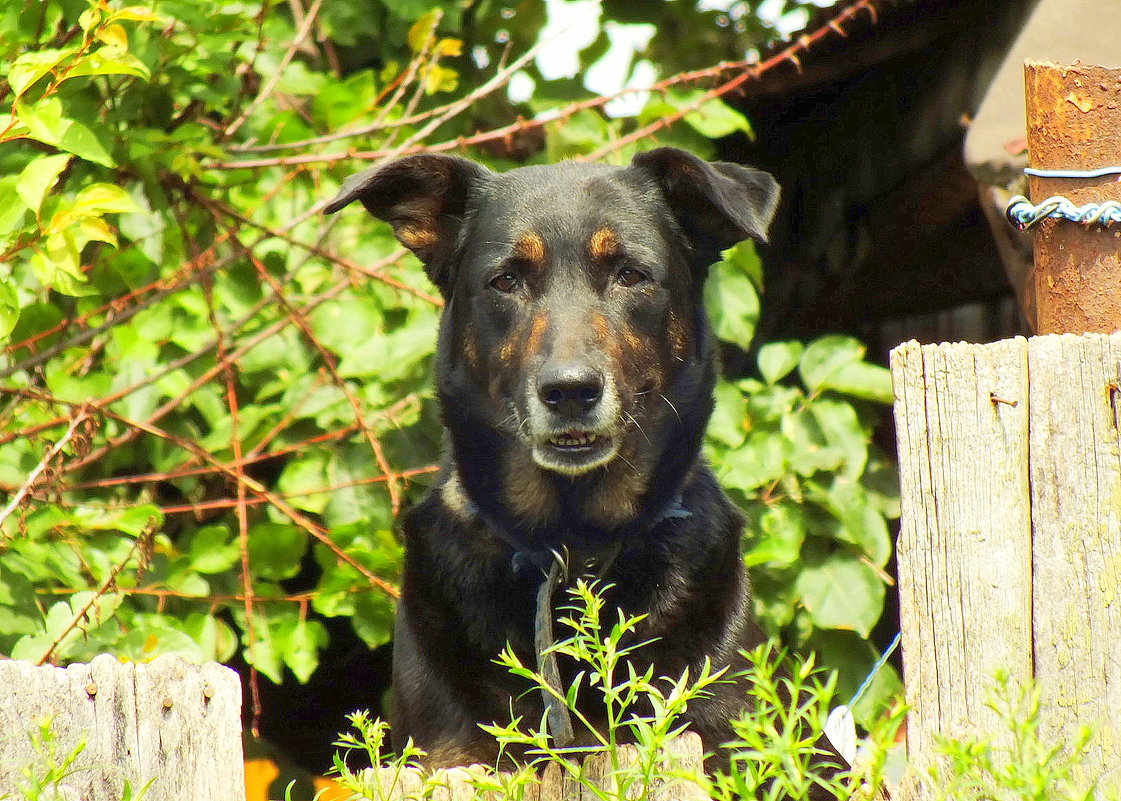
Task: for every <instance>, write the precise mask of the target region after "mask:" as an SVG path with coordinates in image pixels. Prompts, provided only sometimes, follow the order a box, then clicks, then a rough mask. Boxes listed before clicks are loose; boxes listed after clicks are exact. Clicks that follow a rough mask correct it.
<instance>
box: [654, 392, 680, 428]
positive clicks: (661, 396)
mask: <svg viewBox="0 0 1121 801" xmlns="http://www.w3.org/2000/svg"><path fill="white" fill-rule="evenodd" d="M658 397H659V398H661V399H662V400H664V401H665V402H666V405H667V406H669V407H670V408H671V409H673V413H674V414H675V415H677V422H679V423H681V424H682V425H684V424H685V421H684V420H682V419H681V414H680V413H679V412H678V411H677V407H676V406H674V405H673V404H672V403H671V402H670V399H669V398H667V397H666V396H665V395H663V394H662V393H661V392H659V393H658Z"/></svg>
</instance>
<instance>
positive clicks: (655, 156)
mask: <svg viewBox="0 0 1121 801" xmlns="http://www.w3.org/2000/svg"><path fill="white" fill-rule="evenodd" d="M631 164H632V165H633V166H634V167H635V168H637V169H639V170H640V171H642V172H644V173H646V174H647V175H649V176H651V177H652V178H653V179H654V180H655V181H656V182H657V184H658V186H659V187H660V189H661V191H662V194H663V196H664V197H665V198H666V201H667V202H668V203H669V207H670V210H671V211H672V212H673V214H674V216H675V217H676V218H677V220H678V222H679V223H680V225H681V227H682V229H683V230H684V232H685V235H686V236H688V237H689V239H690V241H692V242H693V245H694V247H697V249H698V251H699V252H700V253H701V254H703V255H705V256H706V257H712V259H713V261H715V260H716V259H717V258H719V255H720V251H722V250H726V249H727V248H730V247H731V246H732V245H734V244H736V243H737V242H740V241H742V240H744V239H748V238H751V239H754V240H755V241H757V242H766V241H767V228H768V227H769V226H770V224H771V220H772V218H774V216H775V208H776V207H777V206H778V198H779V186H778V183H777V182H776V181H775V179H774V178H772V177H771V176H770V175H769V174H768V173H765V172H762V171H761V170H753V169H751V168H750V167H744V166H742V165H740V164H732V163H730V162H726V161H716V162H707V161H703V160H701V159H699V158H697V157H696V156H694V155H693V154H691V153H686V152H685V151H684V150H678V149H677V148H675V147H659V148H656V149H655V150H650V151H647V152H645V153H639V154H638V155H637V156H635V157H634V159H633V160H632V161H631Z"/></svg>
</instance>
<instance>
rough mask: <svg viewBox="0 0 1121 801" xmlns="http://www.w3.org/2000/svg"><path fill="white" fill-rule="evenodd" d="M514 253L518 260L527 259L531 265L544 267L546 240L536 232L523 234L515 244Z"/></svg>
mask: <svg viewBox="0 0 1121 801" xmlns="http://www.w3.org/2000/svg"><path fill="white" fill-rule="evenodd" d="M514 253H515V254H516V255H517V256H518V258H521V259H525V260H526V261H528V262H529V263H531V264H534V265H538V266H543V265H544V264H545V240H544V239H542V238H541V234H539V233H537V232H536V231H529V232H528V233H525V234H522V235H521V237H519V238H518V241H517V242H515V243H514Z"/></svg>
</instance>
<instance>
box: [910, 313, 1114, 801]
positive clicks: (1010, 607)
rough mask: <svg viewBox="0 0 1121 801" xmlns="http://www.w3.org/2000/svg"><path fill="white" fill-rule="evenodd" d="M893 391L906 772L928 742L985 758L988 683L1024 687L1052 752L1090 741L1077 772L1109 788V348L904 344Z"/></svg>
mask: <svg viewBox="0 0 1121 801" xmlns="http://www.w3.org/2000/svg"><path fill="white" fill-rule="evenodd" d="M892 379H893V381H894V385H895V395H896V403H895V415H896V423H897V429H898V439H899V461H900V476H901V487H902V531H901V533H900V542H899V547H898V560H899V587H900V619H901V620H900V622H901V627H902V631H903V658H904V678H905V682H906V687H907V700H908V703H910V704H911V705H912V707H913V711H912V713H911V716H910V717H909V719H908V727H907V743H908V750H909V753H910V755H911V758H912V762H913V763H918V764H921V763H922V762H923V761H924V760H925V759H926V758H928V757H929V755H930V753H931V747H932V745H933V740H934V736H935V735H936V734H941V735H946V736H954V735H957V734H962V733H964V732H967V731H969V732H973V733H978V732H980V733H985V734H988V735H992V736H995V737H996V738H997V742H998V744H999V743H1000V738H1001V737H1002V736H1006V733H1004V732H1002V727H1001V726H998V725H997V724H996V721H995V720H994V717H993V715H992V713H991V712H990V711H989V710H988V709H987V708H986V707H985V706H984V701H985V699H986V697H987V696H988V694H989V693H990V692H991V690H992V687H993V681H992V676H993V673H994V672H995V671H997V670H1003V671H1004V672H1006V673H1007V674H1009V676H1010V677H1011V678H1012V683H1013V686H1015V685H1016V684H1017V683H1020V682H1022V681H1024V680H1026V679H1028V678H1034V679H1035V681H1036V682H1037V684H1038V685H1039V687H1040V689H1041V691H1042V698H1043V712H1042V715H1043V719H1044V721H1045V725H1046V736H1047V738H1048V741H1049V742H1054V743H1055V744H1058V745H1062V744H1066V743H1070V742H1072V741H1073V740H1074V738H1075V735H1076V732H1077V730H1078V727H1079V726H1081V725H1084V724H1090V725H1092V726H1096V727H1097V728H1098V729H1099V737H1098V739H1097V741H1096V743H1097V744H1096V745H1095V747H1094V750H1092V751H1091V752H1090V753H1088V754H1086V755H1085V757H1084V758H1085V761H1086V762H1085V764H1086V769H1087V770H1088V771H1090V772H1092V773H1093V774H1094V775H1100V776H1101V777H1102V779H1103V783H1104V786H1111V785H1112V786H1121V767H1119V766H1121V740H1119V737H1121V735H1119V733H1121V672H1119V669H1121V449H1119V443H1121V437H1119V427H1121V389H1119V382H1121V335H1100V334H1090V335H1084V336H1073V335H1062V336H1044V337H1035V338H1033V339H1030V340H1023V339H1020V338H1017V339H1012V340H1006V341H1004V342H997V343H993V344H989V345H967V344H954V345H927V346H921V347H920V346H919V345H918V344H917V343H914V342H909V343H906V344H904V345H901V346H900V347H899V348H897V349H896V350H895V351H893V353H892ZM918 793H919V791H918V789H917V788H916V786H915V785H914V784H913V783H908V784H907V785H906V786H905V787H904V788H903V792H902V793H901V796H902V797H903V798H918V797H921V795H920V794H918Z"/></svg>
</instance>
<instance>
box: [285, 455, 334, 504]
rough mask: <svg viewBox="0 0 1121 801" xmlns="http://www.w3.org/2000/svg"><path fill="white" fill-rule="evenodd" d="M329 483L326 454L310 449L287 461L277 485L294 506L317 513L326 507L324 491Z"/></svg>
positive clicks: (326, 499)
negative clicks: (308, 451)
mask: <svg viewBox="0 0 1121 801" xmlns="http://www.w3.org/2000/svg"><path fill="white" fill-rule="evenodd" d="M330 483H331V482H330V479H329V478H328V476H327V455H326V454H324V453H323V452H321V451H312V452H311V453H308V454H305V455H303V456H301V457H299V458H297V459H293V460H292V461H291V462H289V463H288V465H287V467H285V468H284V472H283V473H281V474H280V479H279V481H278V482H277V487H278V488H279V489H280V491H281V493H283V494H284V495H285V496H287V497H288V502H289V503H291V504H292V505H293V506H295V507H296V508H298V509H303V510H305V511H308V512H314V513H315V514H319V513H320V512H322V511H323V510H324V509H326V508H327V502H328V501H329V500H330V496H329V494H328V493H327V492H326V491H325V489H326V487H328V486H330Z"/></svg>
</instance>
